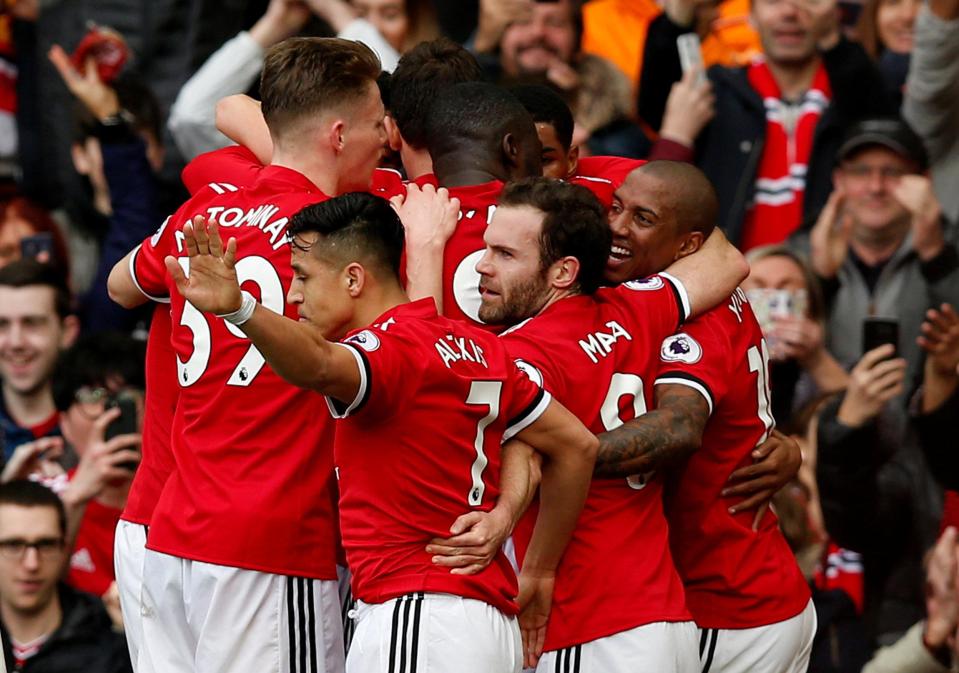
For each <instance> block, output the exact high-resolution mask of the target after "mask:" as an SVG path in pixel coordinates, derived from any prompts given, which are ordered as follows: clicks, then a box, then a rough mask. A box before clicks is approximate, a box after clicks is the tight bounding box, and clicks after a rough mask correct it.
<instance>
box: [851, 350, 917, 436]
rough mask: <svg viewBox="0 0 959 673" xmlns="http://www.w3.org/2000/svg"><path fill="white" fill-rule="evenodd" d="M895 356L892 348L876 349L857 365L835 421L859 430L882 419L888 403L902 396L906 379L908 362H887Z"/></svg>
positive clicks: (898, 359) (902, 360)
mask: <svg viewBox="0 0 959 673" xmlns="http://www.w3.org/2000/svg"><path fill="white" fill-rule="evenodd" d="M893 353H895V348H893V346H892V345H891V344H883V345H882V346H879V347H878V348H874V349H872V350H871V351H869V352H868V353H866V354H865V355H863V356H862V359H861V360H860V361H859V362H857V363H856V366H855V367H853V369H852V372H851V373H850V375H849V387H848V388H846V395H845V396H844V397H843V400H842V404H840V405H839V412H838V413H837V414H836V418H837V419H839V422H841V423H842V424H844V425H846V426H848V427H851V428H858V427H861V426H863V425H865V424H866V423H867V422H869V421H871V420H872V419H873V418H875V417H876V416H878V415H879V412H881V411H882V408H883V407H884V406H885V405H886V403H887V402H888V401H889V400H891V399H893V398H895V397H896V396H897V395H901V394H902V391H903V382H904V381H905V379H906V361H905V360H904V359H902V358H895V359H887V358H889V357H891V356H892V355H893Z"/></svg>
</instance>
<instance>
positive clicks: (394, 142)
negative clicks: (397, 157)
mask: <svg viewBox="0 0 959 673" xmlns="http://www.w3.org/2000/svg"><path fill="white" fill-rule="evenodd" d="M383 126H384V127H385V128H386V142H387V143H388V144H389V146H390V149H391V150H393V151H394V152H399V151H400V149H402V147H403V136H402V134H401V133H400V129H399V127H398V126H397V125H396V122H395V121H393V117H391V116H390V115H389V114H387V115H386V116H385V117H383Z"/></svg>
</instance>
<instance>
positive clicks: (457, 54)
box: [388, 38, 483, 149]
mask: <svg viewBox="0 0 959 673" xmlns="http://www.w3.org/2000/svg"><path fill="white" fill-rule="evenodd" d="M482 79H483V70H482V68H480V65H479V63H477V61H476V57H474V56H473V55H472V54H471V53H469V52H468V51H466V49H464V48H463V47H461V46H460V45H458V44H456V43H455V42H453V41H452V40H450V39H447V38H440V39H438V40H432V41H430V42H421V43H420V44H418V45H416V46H415V47H413V48H412V49H411V50H410V51H408V52H406V53H405V54H403V56H402V58H400V62H399V63H398V64H397V66H396V69H395V70H394V71H393V75H392V77H391V78H390V102H389V106H388V107H389V110H390V116H391V117H392V118H393V120H394V121H395V122H396V126H397V128H398V129H399V130H400V133H401V134H402V136H403V140H405V141H406V142H407V144H409V145H410V147H413V148H414V149H424V148H425V147H426V138H427V132H426V128H425V127H426V113H427V110H429V107H430V105H431V103H432V102H433V101H434V100H435V99H436V96H437V94H439V92H441V91H443V90H444V89H446V88H448V87H450V86H452V85H453V84H459V83H461V82H477V81H480V80H482Z"/></svg>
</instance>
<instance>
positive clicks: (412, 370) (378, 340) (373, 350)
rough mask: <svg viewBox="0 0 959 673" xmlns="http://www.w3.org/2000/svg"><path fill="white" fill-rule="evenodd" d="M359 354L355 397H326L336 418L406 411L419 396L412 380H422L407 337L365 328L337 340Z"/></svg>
mask: <svg viewBox="0 0 959 673" xmlns="http://www.w3.org/2000/svg"><path fill="white" fill-rule="evenodd" d="M336 345H337V346H338V347H340V348H346V349H348V350H349V351H350V353H351V354H352V355H353V357H354V358H356V363H357V367H358V368H359V371H360V386H359V389H358V390H357V393H356V397H354V398H353V399H352V400H336V399H332V398H330V397H327V398H326V402H327V406H328V407H329V409H330V414H332V416H333V418H337V419H342V418H348V417H350V416H355V415H356V414H358V413H360V412H361V411H362V412H364V414H365V415H367V416H369V417H371V418H375V419H377V420H382V419H385V418H389V417H391V416H393V415H395V414H397V413H399V412H400V411H402V410H403V409H404V408H405V407H406V406H407V404H408V403H409V401H410V399H411V398H412V397H414V396H415V387H411V384H410V382H411V381H417V380H419V373H420V372H419V364H417V362H418V361H417V358H415V357H410V353H411V352H412V349H411V348H410V346H409V344H408V343H406V340H404V339H401V338H396V337H394V336H393V335H391V334H388V333H386V332H382V331H380V330H377V329H365V330H363V331H361V332H357V333H356V334H353V335H352V336H349V337H347V338H346V339H344V340H343V341H342V342H341V343H339V344H336Z"/></svg>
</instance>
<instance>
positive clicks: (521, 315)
mask: <svg viewBox="0 0 959 673" xmlns="http://www.w3.org/2000/svg"><path fill="white" fill-rule="evenodd" d="M542 228H543V213H541V212H540V211H538V210H536V209H535V208H530V207H527V206H522V207H514V206H505V207H500V208H497V209H496V213H495V214H494V215H493V220H492V221H491V222H490V224H489V226H488V227H487V228H486V233H485V234H484V235H483V240H484V242H485V243H486V252H485V253H484V255H483V257H482V258H481V259H480V261H479V263H478V264H477V265H476V271H477V272H478V273H479V274H480V298H481V300H482V304H481V305H480V310H479V317H480V320H482V321H483V322H485V323H489V324H496V325H513V324H515V323H518V322H520V321H521V320H525V319H526V318H529V317H532V316H534V315H536V314H537V313H538V312H539V310H540V309H541V308H542V307H543V304H545V303H546V298H547V296H548V294H549V282H548V280H547V277H546V272H545V269H543V265H542V262H541V261H540V251H539V235H540V232H541V231H542Z"/></svg>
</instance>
